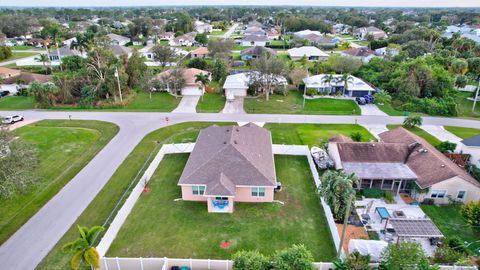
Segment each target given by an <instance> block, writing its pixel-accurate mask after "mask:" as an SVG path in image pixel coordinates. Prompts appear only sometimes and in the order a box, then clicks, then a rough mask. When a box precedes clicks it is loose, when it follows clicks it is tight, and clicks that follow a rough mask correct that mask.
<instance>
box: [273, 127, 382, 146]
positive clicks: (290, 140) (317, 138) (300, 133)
mask: <svg viewBox="0 0 480 270" xmlns="http://www.w3.org/2000/svg"><path fill="white" fill-rule="evenodd" d="M265 128H267V129H269V130H270V131H271V132H272V139H273V143H275V144H307V145H309V146H310V147H311V146H313V145H317V146H319V145H320V144H321V143H322V142H325V141H328V139H329V138H331V137H334V136H335V135H338V134H343V135H345V136H349V135H350V134H351V133H352V132H360V133H361V134H362V139H363V141H370V140H375V137H373V135H372V134H370V132H368V130H367V129H365V128H364V127H362V126H360V125H354V124H273V123H269V124H266V125H265Z"/></svg>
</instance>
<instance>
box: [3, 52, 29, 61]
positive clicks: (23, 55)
mask: <svg viewBox="0 0 480 270" xmlns="http://www.w3.org/2000/svg"><path fill="white" fill-rule="evenodd" d="M37 54H38V53H34V52H13V53H12V56H10V57H9V58H7V59H4V60H2V61H0V63H1V62H6V61H12V60H17V59H20V58H26V57H30V56H34V55H37Z"/></svg>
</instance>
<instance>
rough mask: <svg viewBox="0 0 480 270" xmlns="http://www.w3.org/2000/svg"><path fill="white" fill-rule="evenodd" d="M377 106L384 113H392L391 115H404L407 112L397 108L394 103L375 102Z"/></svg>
mask: <svg viewBox="0 0 480 270" xmlns="http://www.w3.org/2000/svg"><path fill="white" fill-rule="evenodd" d="M375 105H377V107H378V108H379V109H380V110H382V111H383V112H384V113H386V114H388V115H390V116H404V115H405V113H404V112H402V111H399V110H397V109H395V108H394V107H393V106H392V104H390V103H385V104H375Z"/></svg>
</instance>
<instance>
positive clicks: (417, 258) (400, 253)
mask: <svg viewBox="0 0 480 270" xmlns="http://www.w3.org/2000/svg"><path fill="white" fill-rule="evenodd" d="M381 260H382V261H381V266H383V267H384V269H388V270H406V269H411V270H415V269H422V266H423V265H425V264H429V261H428V258H427V256H426V255H425V252H424V251H423V248H422V246H421V245H420V244H418V243H417V242H408V241H403V242H400V243H399V244H398V245H388V247H386V248H385V249H384V250H383V252H382V255H381Z"/></svg>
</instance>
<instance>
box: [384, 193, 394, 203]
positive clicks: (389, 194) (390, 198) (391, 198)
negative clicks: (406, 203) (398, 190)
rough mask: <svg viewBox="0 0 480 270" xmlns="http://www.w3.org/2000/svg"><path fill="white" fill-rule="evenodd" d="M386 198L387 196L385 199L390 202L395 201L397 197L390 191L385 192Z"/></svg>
mask: <svg viewBox="0 0 480 270" xmlns="http://www.w3.org/2000/svg"><path fill="white" fill-rule="evenodd" d="M384 198H385V201H387V202H388V203H394V202H395V198H394V197H393V193H392V192H389V191H387V192H385V195H384Z"/></svg>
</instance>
